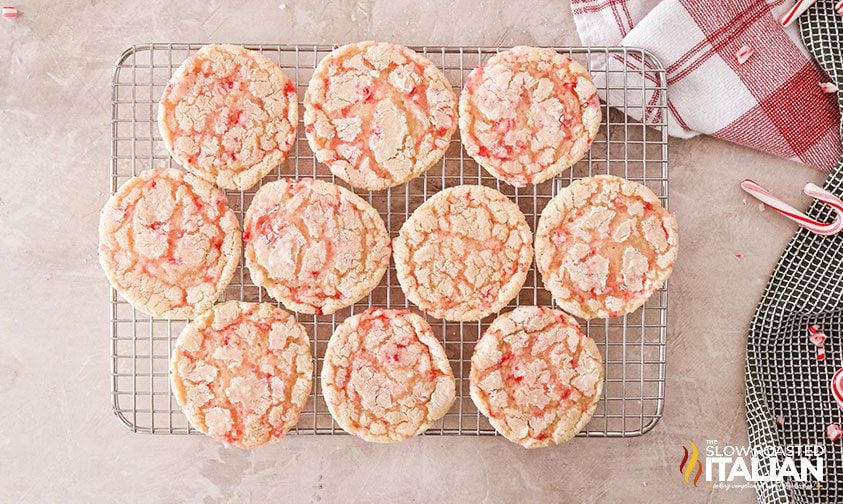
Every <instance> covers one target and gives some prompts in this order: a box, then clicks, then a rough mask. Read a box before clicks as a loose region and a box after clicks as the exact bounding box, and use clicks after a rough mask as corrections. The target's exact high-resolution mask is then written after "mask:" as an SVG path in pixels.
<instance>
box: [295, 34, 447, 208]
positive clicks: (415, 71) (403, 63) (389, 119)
mask: <svg viewBox="0 0 843 504" xmlns="http://www.w3.org/2000/svg"><path fill="white" fill-rule="evenodd" d="M304 108H305V110H304V125H305V134H306V135H307V140H308V142H309V143H310V147H311V149H313V152H314V153H315V155H316V159H318V160H319V161H321V162H322V163H325V164H327V165H328V167H329V168H330V169H331V172H332V173H333V174H334V175H336V176H337V177H340V178H341V179H343V180H345V181H346V182H348V183H349V184H351V185H352V186H354V187H357V188H360V189H366V190H370V191H377V190H381V189H386V188H387V187H392V186H396V185H399V184H403V183H405V182H407V181H408V180H410V179H412V178H415V177H417V176H419V175H420V174H421V173H423V172H424V171H426V170H427V169H428V168H430V167H431V166H432V165H433V164H434V163H435V162H436V161H438V160H439V159H440V158H441V157H442V155H443V154H444V153H445V150H447V148H448V144H449V142H450V139H451V135H452V134H453V133H454V130H455V129H456V127H457V97H456V94H454V91H453V89H452V88H451V84H450V83H449V82H448V80H447V79H446V78H445V76H444V75H443V74H442V72H441V71H439V69H438V68H436V66H435V65H433V63H431V62H430V61H429V60H428V59H426V58H424V57H422V56H420V55H419V54H417V53H415V52H414V51H412V50H411V49H408V48H406V47H404V46H400V45H396V44H389V43H377V42H360V43H355V44H348V45H344V46H342V47H339V48H337V49H334V50H333V51H332V52H331V54H329V55H328V56H326V57H325V58H324V59H322V61H320V62H319V65H318V66H317V67H316V71H315V72H314V74H313V77H312V78H311V80H310V83H309V84H308V86H307V92H306V93H305V97H304Z"/></svg>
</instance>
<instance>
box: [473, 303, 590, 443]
mask: <svg viewBox="0 0 843 504" xmlns="http://www.w3.org/2000/svg"><path fill="white" fill-rule="evenodd" d="M469 380H470V384H471V388H470V390H471V399H472V400H473V401H474V404H475V405H476V406H477V409H479V410H480V412H481V413H483V414H484V415H486V416H487V417H488V418H489V422H490V423H491V424H492V426H493V427H494V428H495V429H496V430H497V431H498V432H500V433H501V434H502V435H503V436H504V437H506V438H507V439H509V440H510V441H512V442H514V443H518V444H519V445H521V446H524V447H526V448H538V447H542V446H552V445H554V444H559V443H563V442H565V441H568V440H569V439H571V438H573V437H574V436H575V435H576V434H577V433H578V432H579V431H581V430H582V429H583V427H585V425H586V424H587V423H588V421H589V420H590V419H591V415H592V414H593V413H594V410H595V408H596V407H597V401H598V400H599V399H600V394H601V392H602V390H603V363H602V357H601V356H600V351H599V350H598V349H597V345H596V344H595V343H594V341H593V340H592V339H591V338H589V337H588V336H585V335H584V334H583V333H582V331H580V326H579V324H577V321H576V320H574V318H573V317H571V316H569V315H566V314H565V313H563V312H561V311H558V310H553V309H550V308H545V307H540V306H519V307H518V308H515V309H514V310H512V311H511V312H508V313H504V314H503V315H501V316H500V317H498V318H496V319H495V321H494V322H492V324H491V325H490V326H489V328H488V329H487V330H486V332H485V333H483V336H482V337H481V338H480V339H479V340H478V341H477V345H476V346H475V348H474V354H473V355H472V357H471V373H470V375H469Z"/></svg>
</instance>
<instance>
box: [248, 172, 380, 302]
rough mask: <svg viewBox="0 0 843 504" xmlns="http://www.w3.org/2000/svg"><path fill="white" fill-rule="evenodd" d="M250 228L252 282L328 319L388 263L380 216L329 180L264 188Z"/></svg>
mask: <svg viewBox="0 0 843 504" xmlns="http://www.w3.org/2000/svg"><path fill="white" fill-rule="evenodd" d="M244 227H245V228H246V231H245V234H244V240H245V242H246V253H245V255H246V265H247V266H248V267H249V272H250V274H251V276H252V281H253V282H254V283H255V284H256V285H259V286H261V287H264V288H266V290H267V291H268V292H269V295H270V296H272V297H273V298H275V299H277V300H279V301H281V302H282V303H284V306H286V307H287V308H288V309H290V310H295V311H297V312H301V313H316V314H320V315H325V314H330V313H334V312H335V311H337V310H339V309H340V308H344V307H346V306H349V305H352V304H354V303H356V302H357V301H359V300H360V299H362V298H363V297H365V296H366V295H367V294H368V293H369V292H371V291H372V289H374V288H375V287H376V286H377V285H378V283H379V282H380V280H381V277H383V274H384V272H385V271H386V268H387V266H388V265H389V254H390V246H389V233H387V231H386V226H384V223H383V220H382V219H381V218H380V216H379V215H378V212H377V211H376V210H375V209H374V208H372V206H371V205H369V204H368V203H367V202H366V201H365V200H363V198H361V197H359V196H357V195H356V194H354V193H352V192H351V191H349V190H347V189H344V188H342V187H340V186H338V185H335V184H331V183H329V182H323V181H320V180H313V179H302V180H292V179H282V180H279V181H277V182H271V183H269V184H266V185H264V186H263V187H261V188H260V190H258V192H257V194H256V195H255V198H254V199H253V200H252V204H251V205H250V206H249V209H248V210H247V211H246V217H245V220H244Z"/></svg>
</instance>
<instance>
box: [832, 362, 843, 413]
mask: <svg viewBox="0 0 843 504" xmlns="http://www.w3.org/2000/svg"><path fill="white" fill-rule="evenodd" d="M831 395H833V396H834V400H835V401H837V407H838V408H840V409H842V410H843V368H841V369H838V370H837V372H836V373H834V376H833V377H832V378H831Z"/></svg>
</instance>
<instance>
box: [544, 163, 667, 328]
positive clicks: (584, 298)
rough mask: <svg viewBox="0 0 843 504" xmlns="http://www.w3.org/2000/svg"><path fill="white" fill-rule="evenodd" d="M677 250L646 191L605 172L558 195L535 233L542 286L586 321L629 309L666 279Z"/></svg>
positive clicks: (663, 213) (662, 215) (660, 209)
mask: <svg viewBox="0 0 843 504" xmlns="http://www.w3.org/2000/svg"><path fill="white" fill-rule="evenodd" d="M677 249H678V226H677V223H676V218H675V217H674V216H673V214H671V213H670V212H668V211H667V210H665V208H664V207H663V206H662V205H661V203H660V202H659V199H658V198H657V197H656V195H655V194H653V192H652V191H651V190H650V189H648V188H647V187H646V186H643V185H641V184H638V183H636V182H631V181H629V180H625V179H622V178H619V177H615V176H611V175H598V176H595V177H589V178H584V179H581V180H576V181H574V182H573V183H572V184H571V185H569V186H568V187H566V188H564V189H562V190H561V191H559V194H558V195H557V196H556V197H555V198H553V199H552V200H551V201H550V203H548V205H547V206H546V207H545V209H544V210H543V211H542V214H541V217H540V219H539V224H538V228H537V229H536V265H537V267H538V269H539V272H540V273H541V275H542V281H543V283H544V286H545V287H546V288H547V290H549V291H550V292H551V294H553V299H554V300H555V301H556V303H557V304H558V305H559V307H560V308H562V309H563V310H565V311H567V312H568V313H571V314H573V315H576V316H578V317H581V318H584V319H586V320H588V319H592V318H606V317H618V316H621V315H624V314H626V313H631V312H633V311H635V310H637V309H638V308H639V307H640V306H642V305H643V304H644V303H645V302H646V301H647V299H649V297H650V296H652V295H653V293H654V292H655V291H656V289H658V288H660V287H661V286H662V285H664V282H665V281H666V280H667V277H668V276H670V272H671V271H672V269H673V263H674V261H675V260H676V253H677Z"/></svg>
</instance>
